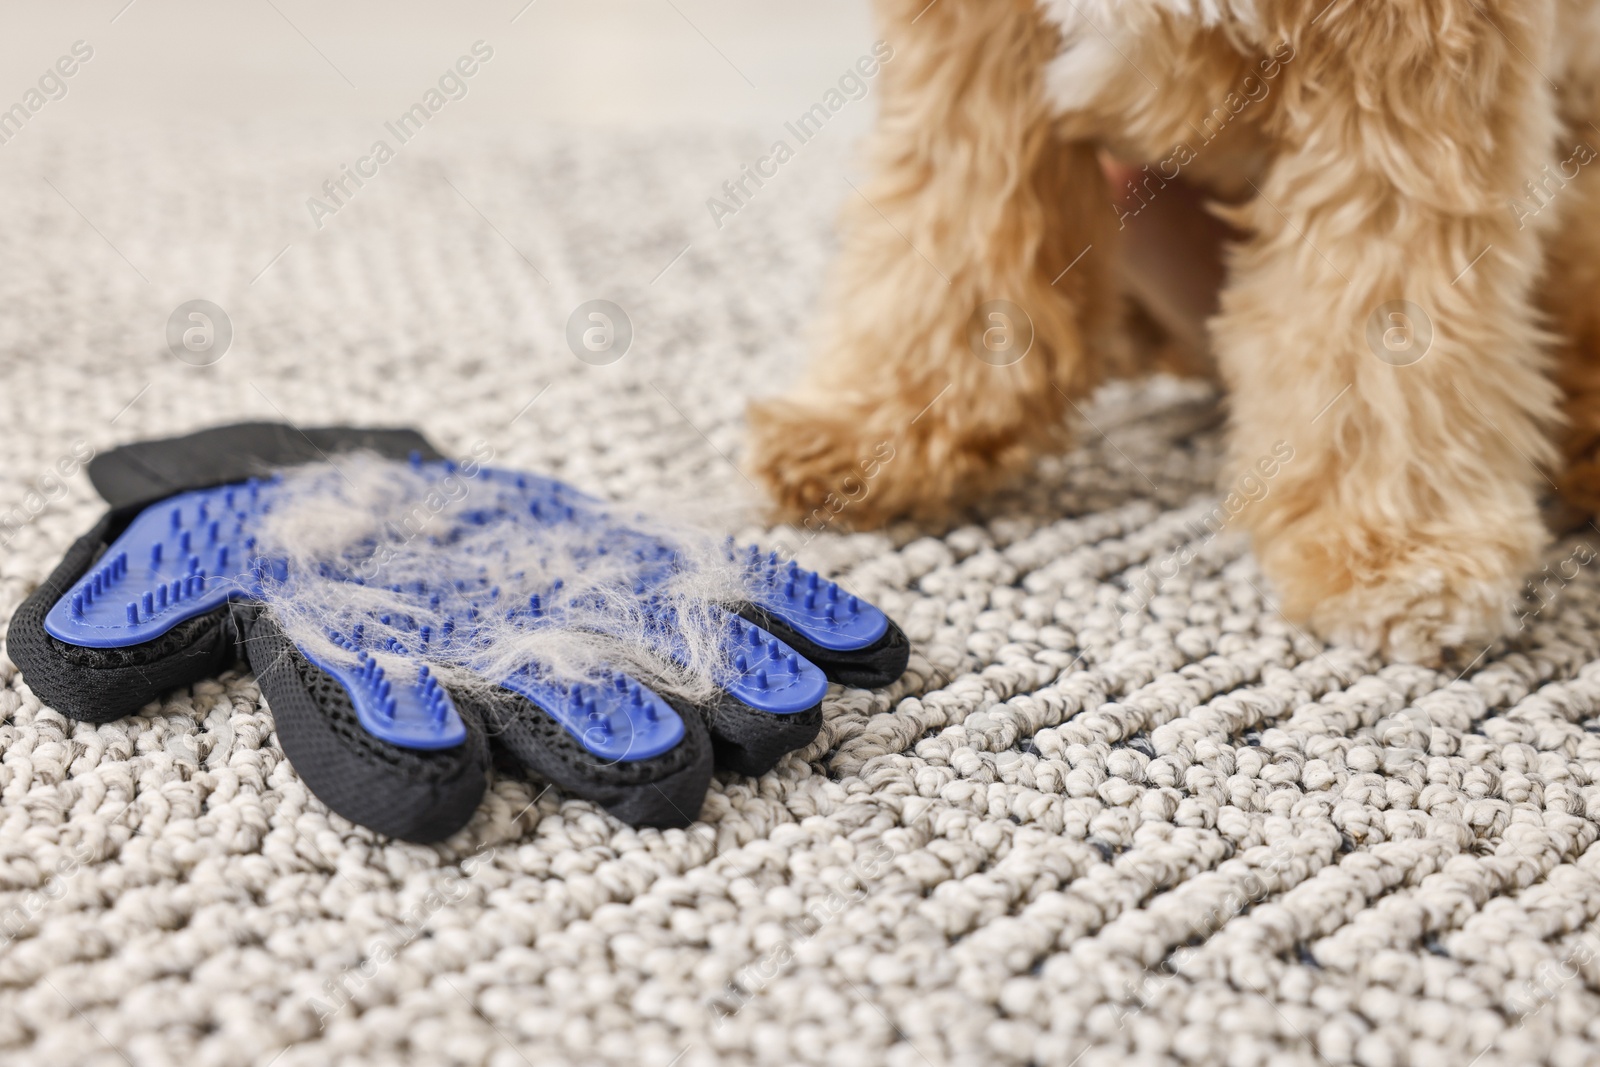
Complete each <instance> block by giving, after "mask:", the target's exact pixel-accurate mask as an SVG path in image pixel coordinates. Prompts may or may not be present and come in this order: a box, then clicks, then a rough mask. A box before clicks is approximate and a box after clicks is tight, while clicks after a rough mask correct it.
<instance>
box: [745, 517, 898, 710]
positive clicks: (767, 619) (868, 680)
mask: <svg viewBox="0 0 1600 1067" xmlns="http://www.w3.org/2000/svg"><path fill="white" fill-rule="evenodd" d="M745 567H746V574H747V575H748V576H749V578H750V581H751V584H752V585H753V586H754V588H755V591H756V593H755V596H754V597H753V598H752V600H751V602H749V603H746V604H743V605H740V606H739V608H738V612H739V614H740V615H742V616H744V617H745V618H747V619H749V620H750V621H751V622H753V623H755V624H756V625H757V626H760V627H761V628H762V629H764V630H766V631H768V632H769V633H771V634H772V635H774V636H775V637H777V638H779V639H780V640H782V641H783V642H784V643H785V644H787V645H789V646H790V647H791V648H793V649H794V650H795V651H796V652H798V653H799V654H800V655H801V656H804V657H805V658H806V659H808V660H810V661H811V662H812V663H815V664H816V665H817V666H818V667H820V668H821V669H822V671H823V673H825V674H826V675H827V676H828V680H829V681H834V682H839V683H840V684H842V685H850V686H857V687H859V688H862V689H876V688H878V687H879V686H885V685H888V684H889V683H890V682H893V681H894V680H895V679H896V678H899V677H900V675H902V674H904V673H905V669H906V663H907V662H908V661H909V660H910V657H911V643H910V642H909V641H907V640H906V635H905V633H904V632H903V631H902V630H901V629H900V627H898V626H896V625H895V624H894V620H892V619H890V618H889V617H888V616H887V615H885V614H884V613H883V612H882V611H880V610H878V608H877V607H875V606H874V605H872V604H869V603H868V602H866V601H865V600H862V599H860V598H859V597H856V596H854V595H852V594H850V593H848V592H846V591H845V590H844V589H843V588H841V587H840V586H839V585H838V583H836V582H831V581H829V580H828V579H826V578H824V577H822V576H821V575H819V574H817V572H815V571H808V570H805V569H804V568H802V567H800V566H799V565H797V564H796V563H794V562H793V561H791V562H789V563H788V564H786V565H780V564H779V563H778V556H777V553H775V552H774V553H771V554H769V555H768V556H767V557H766V558H765V559H763V558H762V557H761V555H760V553H759V551H758V550H757V549H756V548H755V547H754V546H751V547H750V548H749V549H748V550H747V553H746V559H745Z"/></svg>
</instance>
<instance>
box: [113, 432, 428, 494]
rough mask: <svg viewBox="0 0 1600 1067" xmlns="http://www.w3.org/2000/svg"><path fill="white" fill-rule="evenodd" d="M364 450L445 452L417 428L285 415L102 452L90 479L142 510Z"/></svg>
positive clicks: (391, 454)
mask: <svg viewBox="0 0 1600 1067" xmlns="http://www.w3.org/2000/svg"><path fill="white" fill-rule="evenodd" d="M356 450H365V451H369V452H376V453H377V454H378V455H380V456H383V457H385V458H387V459H405V458H407V457H408V456H410V454H411V453H413V452H418V453H420V454H421V456H422V458H423V459H425V460H437V459H443V458H444V456H443V455H442V454H441V453H440V452H439V450H438V449H436V448H434V447H433V444H432V443H431V442H429V440H428V439H427V438H426V437H424V436H422V435H421V434H420V433H418V432H417V431H415V430H410V429H403V428H402V429H379V428H370V427H357V426H315V427H308V428H305V429H300V428H298V427H295V426H291V425H289V424H288V423H282V422H239V423H233V424H232V425H229V426H215V427H212V428H211V429H209V430H200V431H199V432H197V433H191V434H185V435H184V436H182V437H163V438H158V439H156V440H153V441H136V442H134V443H132V444H127V445H123V446H121V447H120V448H114V449H112V450H111V451H109V452H103V453H101V454H100V455H97V456H95V457H94V459H92V460H90V461H89V481H90V483H92V484H93V485H94V487H95V490H96V491H98V492H99V494H100V495H101V497H103V498H104V499H105V501H106V503H108V504H110V505H111V507H112V508H113V509H116V510H121V509H124V508H129V509H132V510H133V511H137V510H139V509H140V508H142V507H143V506H144V505H146V504H153V503H155V502H156V501H158V500H163V499H165V498H167V497H169V496H172V495H173V494H174V493H182V492H185V491H187V490H190V489H206V488H210V487H211V486H216V485H226V484H228V483H229V482H242V481H244V480H245V479H246V478H249V477H251V476H252V475H255V476H260V475H266V474H270V473H271V472H272V471H274V470H277V469H280V468H283V467H293V466H298V465H299V464H303V463H315V462H317V461H319V460H325V459H327V458H328V457H329V456H331V455H334V454H336V453H339V452H352V451H356Z"/></svg>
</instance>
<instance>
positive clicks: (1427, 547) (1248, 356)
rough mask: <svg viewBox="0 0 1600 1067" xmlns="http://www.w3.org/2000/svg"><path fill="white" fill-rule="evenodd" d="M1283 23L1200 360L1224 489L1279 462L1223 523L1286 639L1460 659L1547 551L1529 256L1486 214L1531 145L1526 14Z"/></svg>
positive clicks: (1494, 625) (1435, 10) (1353, 15)
mask: <svg viewBox="0 0 1600 1067" xmlns="http://www.w3.org/2000/svg"><path fill="white" fill-rule="evenodd" d="M1475 6H1486V7H1487V8H1488V9H1489V10H1488V11H1487V13H1481V12H1478V11H1475V10H1474V7H1475ZM1285 7H1288V8H1294V9H1296V11H1297V12H1301V9H1303V12H1301V13H1303V15H1304V17H1305V18H1306V19H1307V20H1309V19H1310V16H1311V15H1312V14H1315V12H1316V11H1317V9H1319V8H1322V9H1323V10H1325V11H1327V14H1326V17H1325V18H1322V19H1321V21H1320V22H1314V21H1313V22H1309V23H1303V24H1301V25H1298V26H1290V27H1287V28H1285V29H1284V30H1283V32H1284V33H1286V34H1293V35H1297V36H1298V39H1297V40H1296V41H1295V45H1296V47H1295V54H1296V56H1297V58H1296V59H1295V60H1294V61H1293V62H1292V63H1289V64H1287V65H1286V66H1285V70H1284V79H1285V84H1284V91H1285V96H1284V98H1283V99H1282V100H1281V101H1280V116H1281V127H1280V131H1281V136H1282V137H1283V139H1284V143H1283V144H1282V145H1281V147H1280V154H1279V155H1278V157H1277V158H1276V160H1275V162H1274V163H1273V165H1272V166H1271V168H1270V169H1269V171H1268V172H1267V174H1266V175H1265V176H1264V178H1263V179H1262V181H1261V183H1260V185H1259V187H1258V190H1257V191H1258V194H1259V195H1258V196H1257V197H1256V198H1255V199H1254V200H1253V201H1251V202H1250V203H1249V204H1247V205H1246V206H1245V207H1244V208H1242V209H1241V210H1240V211H1239V212H1238V213H1237V218H1236V222H1238V223H1240V224H1241V227H1242V228H1243V229H1244V230H1246V231H1247V232H1249V233H1250V234H1251V237H1250V239H1249V240H1248V241H1247V242H1246V243H1245V244H1244V245H1243V246H1242V247H1240V248H1239V249H1238V250H1237V252H1236V255H1235V256H1234V258H1233V261H1232V268H1233V279H1232V282H1231V284H1230V286H1229V288H1228V289H1227V290H1226V291H1225V292H1224V294H1223V298H1222V313H1221V315H1220V316H1219V318H1218V319H1217V320H1215V331H1214V336H1215V340H1216V342H1217V345H1218V349H1219V352H1218V354H1219V361H1220V364H1221V368H1222V371H1223V375H1224V378H1225V380H1226V381H1227V384H1228V385H1229V387H1230V388H1231V390H1232V405H1233V413H1232V433H1231V439H1230V457H1231V475H1232V477H1233V478H1235V479H1238V478H1240V477H1243V476H1244V475H1245V474H1246V473H1247V472H1249V471H1251V470H1253V469H1256V468H1257V465H1258V462H1261V461H1271V460H1273V459H1274V458H1276V457H1281V455H1282V453H1283V452H1284V451H1286V450H1292V459H1289V460H1288V461H1287V462H1284V463H1282V464H1281V470H1279V471H1278V473H1277V474H1276V475H1275V477H1274V478H1273V479H1272V480H1271V481H1270V483H1269V489H1268V492H1267V495H1266V496H1265V497H1263V498H1261V499H1258V500H1256V501H1255V502H1253V503H1247V504H1245V505H1244V506H1243V507H1242V509H1240V510H1239V511H1238V513H1237V520H1236V521H1238V523H1239V524H1240V525H1242V526H1243V527H1246V528H1248V529H1249V530H1250V531H1251V532H1252V533H1253V535H1254V539H1255V545H1256V549H1257V554H1258V558H1259V559H1260V561H1261V565H1262V567H1263V569H1264V570H1265V572H1266V573H1267V575H1268V577H1269V578H1270V579H1271V580H1272V582H1273V584H1274V585H1275V586H1276V590H1277V592H1278V594H1279V596H1280V598H1281V601H1282V608H1283V611H1284V613H1285V614H1286V615H1287V616H1288V617H1289V618H1290V619H1292V620H1294V621H1296V622H1309V623H1310V624H1311V625H1312V627H1313V628H1314V629H1315V630H1316V631H1317V632H1318V633H1319V634H1321V635H1322V636H1324V637H1325V638H1329V639H1332V640H1335V641H1339V642H1348V643H1353V644H1355V645H1358V646H1361V647H1364V648H1366V649H1369V650H1372V651H1375V652H1382V653H1384V654H1386V655H1388V656H1390V657H1392V658H1396V659H1402V660H1413V661H1421V662H1432V661H1436V660H1437V659H1438V658H1439V656H1440V653H1441V651H1443V650H1446V649H1461V650H1463V651H1464V652H1465V656H1466V657H1470V656H1472V655H1475V654H1477V653H1478V652H1479V651H1480V649H1482V648H1484V647H1485V646H1486V643H1487V642H1490V641H1492V640H1493V639H1494V638H1495V637H1496V636H1497V635H1499V634H1500V633H1502V632H1503V630H1504V628H1505V627H1506V625H1507V624H1508V622H1509V621H1510V617H1511V614H1512V610H1513V605H1514V604H1515V603H1516V593H1517V590H1518V587H1519V586H1520V585H1521V583H1522V580H1523V576H1524V574H1525V573H1526V571H1527V570H1529V569H1530V566H1531V564H1532V562H1533V560H1534V558H1535V556H1536V554H1537V552H1538V551H1539V549H1540V548H1541V546H1542V544H1543V543H1544V540H1545V536H1546V535H1545V532H1544V529H1543V526H1542V524H1541V522H1540V517H1539V511H1538V507H1537V496H1538V493H1539V491H1540V489H1541V488H1542V487H1545V486H1546V484H1547V483H1546V479H1545V476H1544V474H1543V473H1542V472H1541V470H1540V468H1539V466H1538V465H1540V464H1549V463H1550V461H1551V460H1552V459H1553V458H1554V449H1553V447H1552V446H1551V444H1550V442H1549V440H1548V437H1547V431H1548V429H1549V427H1550V425H1551V424H1552V423H1553V422H1554V421H1555V419H1556V414H1557V412H1556V401H1557V390H1556V388H1555V386H1554V385H1553V383H1552V382H1550V381H1549V379H1548V378H1547V377H1546V375H1545V373H1544V371H1545V366H1546V359H1545V356H1544V354H1543V347H1544V343H1545V341H1546V338H1545V337H1544V336H1543V335H1542V334H1541V332H1540V330H1539V328H1538V326H1537V324H1536V318H1535V313H1534V311H1533V308H1532V307H1531V304H1530V290H1531V288H1532V286H1533V283H1534V281H1535V279H1536V278H1537V277H1538V274H1539V270H1540V263H1541V257H1540V250H1539V247H1538V242H1537V240H1536V237H1535V235H1534V234H1533V233H1532V232H1531V230H1528V229H1522V230H1519V229H1518V225H1517V220H1516V219H1515V217H1514V216H1513V215H1512V213H1511V212H1510V211H1509V210H1508V209H1507V201H1508V198H1510V197H1513V196H1515V195H1516V193H1517V190H1518V189H1519V188H1520V187H1521V185H1522V182H1523V181H1524V180H1526V179H1527V178H1528V177H1529V176H1530V175H1534V174H1537V173H1538V172H1539V170H1540V168H1541V167H1542V166H1543V165H1544V164H1545V163H1546V162H1547V161H1548V160H1549V158H1550V146H1551V145H1552V144H1553V142H1554V132H1555V119H1554V107H1553V104H1552V103H1551V101H1550V99H1549V94H1548V91H1547V88H1546V86H1545V85H1544V83H1543V82H1542V80H1541V75H1540V74H1539V71H1538V67H1537V65H1538V64H1540V63H1541V62H1542V61H1543V59H1544V57H1546V56H1547V54H1548V52H1549V48H1550V28H1549V16H1550V5H1549V4H1546V3H1527V2H1510V0H1504V2H1497V3H1488V4H1486V5H1480V4H1474V3H1471V2H1469V0H1462V2H1459V3H1454V2H1452V3H1448V4H1435V5H1431V6H1430V7H1429V8H1428V11H1430V12H1432V14H1430V15H1427V16H1426V17H1425V13H1424V11H1423V9H1422V8H1417V9H1414V10H1413V9H1409V8H1402V7H1400V6H1395V5H1382V6H1381V11H1380V9H1379V8H1377V7H1373V6H1372V5H1357V4H1339V5H1335V6H1334V7H1333V8H1324V7H1323V4H1322V3H1321V2H1316V3H1308V4H1303V5H1299V4H1289V5H1285ZM1441 12H1442V13H1441ZM1429 18H1439V19H1444V20H1445V24H1446V25H1447V27H1448V32H1446V30H1443V29H1440V28H1439V27H1438V26H1436V25H1432V24H1430V23H1429V21H1428V19H1429ZM1401 301H1404V302H1405V303H1400V302H1401ZM1262 469H1265V468H1262ZM1464 658H1465V657H1464Z"/></svg>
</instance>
